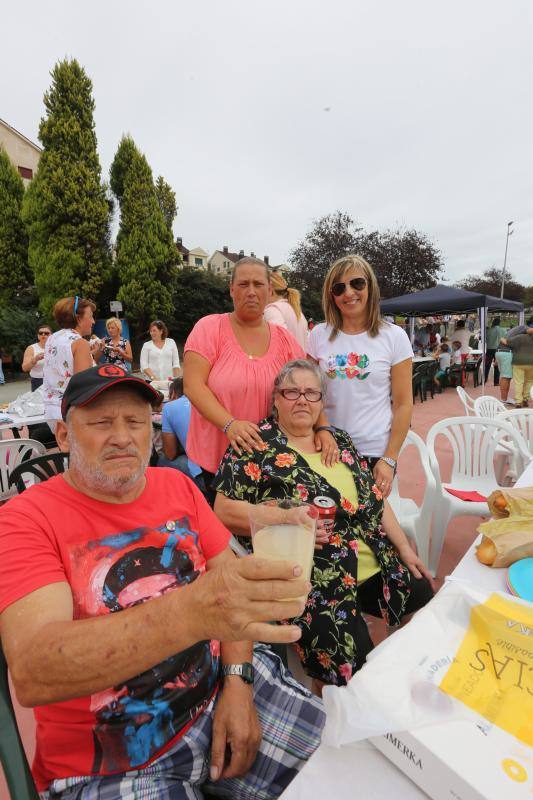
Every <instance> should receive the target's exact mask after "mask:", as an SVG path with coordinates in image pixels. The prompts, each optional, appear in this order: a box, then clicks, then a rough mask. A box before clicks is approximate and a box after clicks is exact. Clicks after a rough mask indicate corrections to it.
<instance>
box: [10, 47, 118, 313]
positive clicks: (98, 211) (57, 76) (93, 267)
mask: <svg viewBox="0 0 533 800" xmlns="http://www.w3.org/2000/svg"><path fill="white" fill-rule="evenodd" d="M51 76H52V85H51V88H50V89H49V91H47V92H46V93H45V95H44V105H45V108H46V116H45V117H44V118H43V119H41V124H40V128H39V138H40V140H41V142H42V144H43V153H42V156H41V160H40V163H39V170H38V172H37V175H36V177H35V178H34V180H33V181H32V183H31V184H30V187H29V189H28V191H27V192H26V196H25V201H24V205H23V216H24V219H25V221H26V223H27V225H28V231H29V262H30V266H31V267H32V269H33V272H34V275H35V284H36V288H37V293H38V296H39V299H40V306H41V309H42V311H43V312H44V313H49V312H50V310H51V308H52V307H53V305H54V303H55V301H56V300H57V299H58V298H59V297H64V296H66V295H69V294H80V295H84V296H85V297H91V298H93V299H95V300H97V299H98V298H99V296H100V295H101V293H102V291H103V289H104V285H105V283H106V282H107V281H108V280H109V279H110V277H111V258H110V229H109V219H110V206H109V201H108V198H107V197H106V188H105V186H104V185H103V184H102V183H101V169H100V162H99V159H98V153H97V149H96V144H97V142H96V134H95V130H94V118H93V114H94V100H93V97H92V83H91V81H90V79H89V78H88V76H87V74H86V73H85V70H84V69H83V68H82V67H81V66H80V65H79V63H78V62H77V61H76V60H72V61H68V60H66V59H65V60H64V61H60V62H58V63H57V64H56V65H55V67H54V69H53V70H52V73H51Z"/></svg>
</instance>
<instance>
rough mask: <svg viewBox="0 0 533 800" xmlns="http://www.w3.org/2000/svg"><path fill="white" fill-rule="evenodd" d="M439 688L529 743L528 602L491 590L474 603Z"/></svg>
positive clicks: (532, 675)
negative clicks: (485, 597)
mask: <svg viewBox="0 0 533 800" xmlns="http://www.w3.org/2000/svg"><path fill="white" fill-rule="evenodd" d="M440 688H441V689H442V690H443V691H444V692H446V693H447V694H449V695H451V696H452V697H455V698H456V699H457V700H460V701H461V702H462V703H464V704H465V705H467V706H468V707H469V708H471V709H472V710H473V711H475V712H477V713H478V714H480V715H481V716H482V717H484V718H485V719H487V720H488V721H489V722H492V723H494V724H495V725H497V726H498V727H499V728H502V729H503V730H504V731H507V732H508V733H511V734H512V735H513V736H515V737H516V738H517V739H519V740H520V741H522V742H525V743H526V744H528V745H529V746H533V607H531V606H524V605H521V604H519V603H516V602H514V601H512V600H506V599H504V598H502V597H499V596H498V595H494V594H493V595H491V596H490V597H489V599H488V600H487V601H486V602H485V603H482V604H479V605H476V606H473V608H472V610H471V613H470V624H469V626H468V629H467V631H466V634H465V636H464V638H463V640H462V642H461V644H460V646H459V649H458V651H457V653H456V656H455V658H454V661H453V663H452V665H451V666H450V668H449V670H448V671H447V673H446V675H445V676H444V678H443V680H442V681H441V683H440Z"/></svg>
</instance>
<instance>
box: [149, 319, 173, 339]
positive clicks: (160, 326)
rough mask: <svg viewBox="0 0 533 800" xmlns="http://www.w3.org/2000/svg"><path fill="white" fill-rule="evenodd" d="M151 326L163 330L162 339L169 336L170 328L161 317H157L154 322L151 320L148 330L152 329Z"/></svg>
mask: <svg viewBox="0 0 533 800" xmlns="http://www.w3.org/2000/svg"><path fill="white" fill-rule="evenodd" d="M150 328H158V329H159V330H160V331H161V338H162V339H166V338H167V336H168V328H167V326H166V325H165V323H164V322H162V321H161V320H160V319H155V320H154V321H153V322H151V323H150V325H149V326H148V330H150Z"/></svg>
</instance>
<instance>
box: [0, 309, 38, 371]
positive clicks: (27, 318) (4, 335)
mask: <svg viewBox="0 0 533 800" xmlns="http://www.w3.org/2000/svg"><path fill="white" fill-rule="evenodd" d="M38 324H39V311H38V310H37V308H36V307H35V306H33V307H29V308H20V307H17V306H4V307H2V308H0V344H1V345H2V350H4V351H5V352H6V353H8V354H9V355H11V356H13V358H14V360H15V361H17V362H18V363H19V364H21V363H22V357H23V355H24V350H25V349H26V347H27V346H28V345H29V344H33V342H34V341H35V338H36V337H35V330H36V328H37V325H38Z"/></svg>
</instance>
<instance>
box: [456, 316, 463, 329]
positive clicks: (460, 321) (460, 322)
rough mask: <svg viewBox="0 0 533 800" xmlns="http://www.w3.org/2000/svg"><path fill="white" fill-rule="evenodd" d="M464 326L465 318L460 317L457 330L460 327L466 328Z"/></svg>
mask: <svg viewBox="0 0 533 800" xmlns="http://www.w3.org/2000/svg"><path fill="white" fill-rule="evenodd" d="M464 326H465V321H464V319H458V320H457V322H456V323H455V330H457V329H458V328H459V329H460V328H464Z"/></svg>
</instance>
